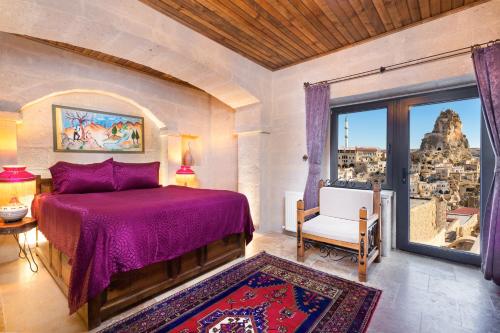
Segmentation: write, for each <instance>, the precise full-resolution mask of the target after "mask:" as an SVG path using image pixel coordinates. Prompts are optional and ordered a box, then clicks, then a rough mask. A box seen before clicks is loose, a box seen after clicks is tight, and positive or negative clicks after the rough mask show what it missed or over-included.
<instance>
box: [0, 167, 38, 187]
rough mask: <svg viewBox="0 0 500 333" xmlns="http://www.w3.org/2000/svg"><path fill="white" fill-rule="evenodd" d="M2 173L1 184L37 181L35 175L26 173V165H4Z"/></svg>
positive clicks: (0, 173)
mask: <svg viewBox="0 0 500 333" xmlns="http://www.w3.org/2000/svg"><path fill="white" fill-rule="evenodd" d="M2 168H3V169H4V171H2V172H0V183H21V182H29V181H31V180H35V178H36V177H35V175H33V174H32V173H29V172H28V171H26V166H25V165H4V166H3V167H2Z"/></svg>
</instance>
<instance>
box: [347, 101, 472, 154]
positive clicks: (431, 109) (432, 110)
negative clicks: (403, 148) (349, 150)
mask: <svg viewBox="0 0 500 333" xmlns="http://www.w3.org/2000/svg"><path fill="white" fill-rule="evenodd" d="M480 107H481V102H480V100H479V98H474V99H468V100H463V101H454V102H444V103H437V104H428V105H418V106H413V107H411V109H410V147H411V148H412V149H418V148H419V147H420V142H421V141H422V138H423V137H424V135H425V133H429V132H432V129H433V128H434V122H435V121H436V119H437V117H438V116H439V113H440V112H441V111H443V110H445V109H452V110H454V111H455V112H457V113H458V115H459V116H460V119H461V120H462V131H463V133H464V134H465V135H466V136H467V139H468V140H469V145H470V147H474V148H476V147H479V142H480V111H481V108H480ZM347 116H348V119H349V146H351V147H354V146H364V147H379V148H385V147H386V146H387V139H386V136H387V111H386V109H376V110H370V111H364V112H356V113H349V114H347ZM345 117H346V115H345V114H342V115H339V122H338V124H339V131H338V133H339V147H343V146H344V120H345Z"/></svg>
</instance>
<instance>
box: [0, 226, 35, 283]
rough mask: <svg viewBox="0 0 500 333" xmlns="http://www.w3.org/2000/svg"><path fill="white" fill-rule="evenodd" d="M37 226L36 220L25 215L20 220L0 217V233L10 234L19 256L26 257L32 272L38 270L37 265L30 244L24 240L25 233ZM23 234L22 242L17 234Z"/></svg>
mask: <svg viewBox="0 0 500 333" xmlns="http://www.w3.org/2000/svg"><path fill="white" fill-rule="evenodd" d="M36 227H37V220H36V219H34V218H32V217H25V218H23V219H22V220H21V221H15V222H5V221H4V220H2V219H0V235H12V236H13V237H14V238H15V240H16V243H17V246H19V254H18V256H19V258H21V259H26V260H27V261H28V264H29V266H30V270H31V271H32V272H34V273H35V272H38V265H37V263H36V261H35V258H34V256H33V253H32V252H31V248H30V245H29V243H28V241H27V240H26V238H27V237H26V233H27V232H28V231H30V230H31V229H33V228H36ZM21 233H23V234H24V240H23V244H22V245H21V243H20V242H19V234H21Z"/></svg>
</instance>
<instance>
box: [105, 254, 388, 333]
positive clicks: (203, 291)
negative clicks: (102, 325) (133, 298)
mask: <svg viewBox="0 0 500 333" xmlns="http://www.w3.org/2000/svg"><path fill="white" fill-rule="evenodd" d="M381 293H382V291H380V290H378V289H374V288H370V287H366V286H363V285H361V284H359V283H355V282H352V281H349V280H345V279H341V278H338V277H335V276H333V275H330V274H326V273H323V272H319V271H316V270H313V269H311V268H308V267H306V266H302V265H299V264H296V263H293V262H291V261H288V260H284V259H280V258H278V257H275V256H272V255H269V254H267V253H260V254H258V255H256V256H255V257H252V258H250V259H247V260H245V261H243V262H242V263H239V264H237V265H235V266H233V267H231V268H229V269H227V270H225V271H222V272H221V273H219V274H216V275H214V276H212V277H210V278H208V279H206V280H204V281H202V282H200V283H198V284H196V285H194V286H192V287H190V288H187V289H184V290H182V291H180V292H179V293H177V294H175V295H173V296H171V297H169V298H167V299H165V300H163V301H161V302H159V303H157V304H154V305H152V306H150V307H149V308H146V309H144V310H142V311H140V312H138V313H136V314H134V315H132V316H130V317H128V318H126V319H124V320H122V321H120V322H117V323H116V324H114V325H112V326H110V327H108V328H106V329H104V330H103V331H101V332H178V333H194V332H207V333H226V332H227V333H229V332H232V333H257V332H258V333H264V332H277V333H288V332H364V331H365V330H366V329H367V327H368V323H369V321H370V318H371V316H372V314H373V312H374V311H375V307H376V305H377V302H378V300H379V298H380V295H381Z"/></svg>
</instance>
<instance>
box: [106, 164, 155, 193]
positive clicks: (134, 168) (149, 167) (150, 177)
mask: <svg viewBox="0 0 500 333" xmlns="http://www.w3.org/2000/svg"><path fill="white" fill-rule="evenodd" d="M113 172H114V178H115V188H116V190H117V191H124V190H131V189H140V188H154V187H159V186H160V162H150V163H123V162H116V161H114V162H113Z"/></svg>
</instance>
